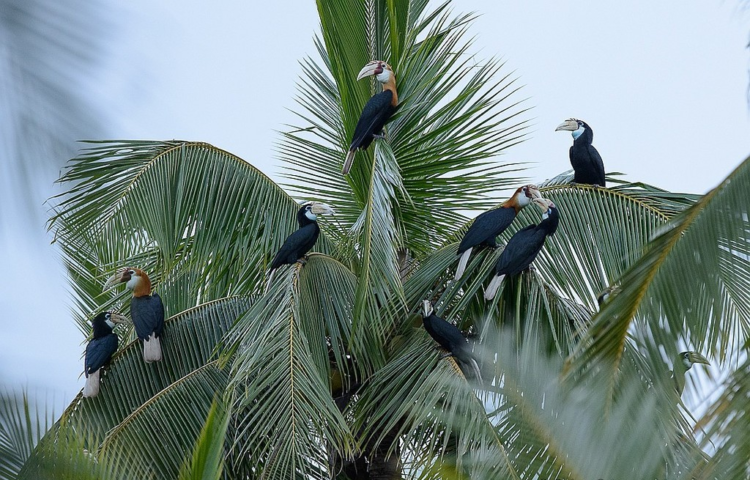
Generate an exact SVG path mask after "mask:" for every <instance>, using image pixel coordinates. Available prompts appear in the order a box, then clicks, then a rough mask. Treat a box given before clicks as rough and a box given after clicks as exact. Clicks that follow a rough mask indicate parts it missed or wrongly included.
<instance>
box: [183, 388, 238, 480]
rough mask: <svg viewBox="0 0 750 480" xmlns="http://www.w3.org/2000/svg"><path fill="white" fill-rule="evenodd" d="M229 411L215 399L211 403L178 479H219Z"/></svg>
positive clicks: (222, 463) (222, 467) (222, 466)
mask: <svg viewBox="0 0 750 480" xmlns="http://www.w3.org/2000/svg"><path fill="white" fill-rule="evenodd" d="M229 418H230V417H229V413H228V412H227V410H226V409H225V408H224V407H223V406H222V405H221V404H220V403H218V402H217V401H216V400H214V403H213V404H211V409H210V410H209V411H208V416H207V417H206V423H205V424H204V425H203V429H202V430H201V434H200V436H199V437H198V440H197V441H196V443H195V449H194V450H193V455H192V459H191V458H188V459H186V462H185V463H184V464H183V468H182V469H181V470H180V476H179V479H180V480H195V479H201V480H220V479H221V473H222V471H223V469H224V441H225V438H226V433H227V427H228V426H229Z"/></svg>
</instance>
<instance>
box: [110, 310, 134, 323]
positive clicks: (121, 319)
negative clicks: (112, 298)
mask: <svg viewBox="0 0 750 480" xmlns="http://www.w3.org/2000/svg"><path fill="white" fill-rule="evenodd" d="M109 319H110V320H111V321H112V323H130V319H129V318H128V317H126V316H125V315H120V314H119V313H113V312H109Z"/></svg>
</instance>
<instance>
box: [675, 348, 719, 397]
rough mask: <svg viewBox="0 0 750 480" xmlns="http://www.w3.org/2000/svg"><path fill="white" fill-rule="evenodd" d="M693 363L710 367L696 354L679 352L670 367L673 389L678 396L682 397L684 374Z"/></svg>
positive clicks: (704, 359)
mask: <svg viewBox="0 0 750 480" xmlns="http://www.w3.org/2000/svg"><path fill="white" fill-rule="evenodd" d="M694 363H702V364H704V365H711V364H710V363H708V359H707V358H706V357H704V356H703V355H701V354H700V353H698V352H680V354H679V355H677V358H676V359H675V361H674V364H673V365H672V371H671V372H670V376H671V377H672V381H673V382H674V388H675V390H676V391H677V395H678V396H680V397H681V396H682V392H683V391H684V390H685V373H686V372H687V371H688V370H690V369H691V368H692V366H693V364H694Z"/></svg>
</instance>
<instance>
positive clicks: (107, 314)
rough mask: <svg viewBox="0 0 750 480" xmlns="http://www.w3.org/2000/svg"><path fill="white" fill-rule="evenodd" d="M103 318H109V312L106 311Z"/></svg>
mask: <svg viewBox="0 0 750 480" xmlns="http://www.w3.org/2000/svg"><path fill="white" fill-rule="evenodd" d="M104 318H106V319H107V320H109V312H107V313H105V314H104Z"/></svg>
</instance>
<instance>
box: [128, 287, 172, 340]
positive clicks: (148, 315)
mask: <svg viewBox="0 0 750 480" xmlns="http://www.w3.org/2000/svg"><path fill="white" fill-rule="evenodd" d="M130 317H131V318H132V319H133V325H134V326H135V332H136V334H138V338H140V339H141V340H144V341H145V340H148V338H149V336H150V335H151V334H152V333H153V334H154V335H155V336H156V337H157V338H158V337H161V334H162V332H163V331H164V304H163V303H162V301H161V297H159V295H158V294H156V293H155V294H153V295H143V296H140V297H133V298H132V300H131V301H130Z"/></svg>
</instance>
